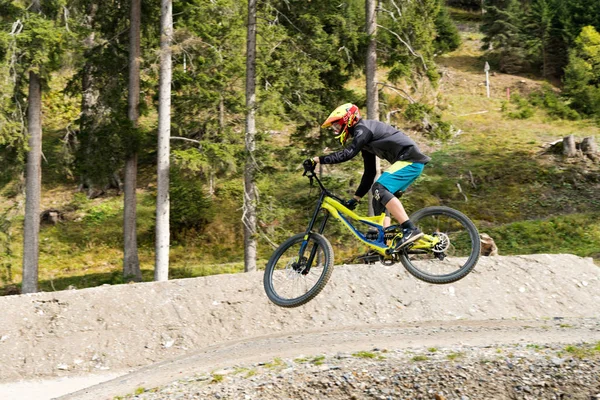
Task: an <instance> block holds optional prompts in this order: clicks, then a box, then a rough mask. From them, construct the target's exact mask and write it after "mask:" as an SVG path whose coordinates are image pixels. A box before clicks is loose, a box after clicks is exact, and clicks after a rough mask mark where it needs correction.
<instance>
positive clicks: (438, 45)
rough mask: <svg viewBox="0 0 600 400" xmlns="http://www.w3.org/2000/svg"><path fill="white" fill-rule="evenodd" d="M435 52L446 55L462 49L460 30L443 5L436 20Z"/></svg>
mask: <svg viewBox="0 0 600 400" xmlns="http://www.w3.org/2000/svg"><path fill="white" fill-rule="evenodd" d="M435 31H436V37H435V42H434V45H435V51H436V53H437V54H444V53H448V52H451V51H454V50H456V49H458V48H459V47H460V43H461V39H460V34H459V33H458V28H457V27H456V25H455V24H454V21H452V18H451V17H450V13H448V9H447V8H446V7H445V6H444V5H442V6H441V7H440V9H439V12H438V14H437V17H436V18H435Z"/></svg>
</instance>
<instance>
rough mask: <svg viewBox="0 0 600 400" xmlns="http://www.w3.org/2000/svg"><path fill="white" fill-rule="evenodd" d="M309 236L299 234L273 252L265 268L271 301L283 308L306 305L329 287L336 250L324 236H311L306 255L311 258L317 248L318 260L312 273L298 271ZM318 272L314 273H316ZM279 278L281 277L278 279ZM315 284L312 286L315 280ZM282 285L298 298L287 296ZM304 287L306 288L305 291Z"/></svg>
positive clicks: (265, 280) (264, 279)
mask: <svg viewBox="0 0 600 400" xmlns="http://www.w3.org/2000/svg"><path fill="white" fill-rule="evenodd" d="M305 235H306V234H305V233H299V234H297V235H295V236H292V237H291V238H289V239H287V240H286V241H285V242H283V243H282V244H281V245H280V246H279V247H278V248H277V249H276V250H275V252H274V253H273V255H272V256H271V258H270V259H269V261H268V263H267V266H266V268H265V274H264V278H263V284H264V288H265V292H266V294H267V297H268V298H269V300H271V301H272V302H273V303H275V304H276V305H278V306H280V307H288V308H292V307H298V306H301V305H303V304H306V303H307V302H309V301H310V300H312V299H313V298H315V296H317V295H318V294H319V293H320V292H321V290H323V288H324V287H325V285H326V284H327V282H328V281H329V278H330V277H331V273H332V272H333V248H332V247H331V244H330V243H329V241H328V240H327V239H326V238H325V237H324V236H323V235H321V234H318V233H311V234H310V235H309V239H308V246H307V248H306V250H305V251H304V256H305V257H306V258H310V253H311V250H312V249H313V248H314V246H316V257H315V259H314V260H313V263H312V265H311V266H310V268H311V269H310V272H309V273H308V274H307V275H303V274H302V273H301V271H295V269H294V260H296V261H295V262H296V263H297V261H298V260H297V259H298V250H299V247H300V245H301V244H302V242H303V241H304V236H305ZM313 273H314V274H313ZM275 275H277V276H275ZM312 279H314V280H315V282H314V283H312V282H311V280H312ZM280 282H281V286H285V287H291V288H292V291H295V292H297V294H298V295H293V296H292V297H286V296H285V295H284V293H283V288H279V287H278V286H279V283H280ZM302 287H304V288H302Z"/></svg>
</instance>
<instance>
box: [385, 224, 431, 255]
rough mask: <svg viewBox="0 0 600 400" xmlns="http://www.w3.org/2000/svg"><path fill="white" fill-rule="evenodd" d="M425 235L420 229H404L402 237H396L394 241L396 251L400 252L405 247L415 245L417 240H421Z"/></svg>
mask: <svg viewBox="0 0 600 400" xmlns="http://www.w3.org/2000/svg"><path fill="white" fill-rule="evenodd" d="M424 235H425V234H424V233H423V232H421V230H420V229H419V228H414V229H408V228H407V229H402V236H400V234H398V235H396V237H395V238H394V240H393V241H392V245H393V247H394V251H398V250H400V249H402V248H403V247H405V246H406V245H407V244H410V243H413V242H414V241H416V240H419V239H421V238H422V237H423V236H424Z"/></svg>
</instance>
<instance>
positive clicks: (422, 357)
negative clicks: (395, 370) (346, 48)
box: [411, 355, 429, 362]
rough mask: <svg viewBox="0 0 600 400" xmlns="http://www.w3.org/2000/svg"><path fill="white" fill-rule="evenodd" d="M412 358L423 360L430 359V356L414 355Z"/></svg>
mask: <svg viewBox="0 0 600 400" xmlns="http://www.w3.org/2000/svg"><path fill="white" fill-rule="evenodd" d="M411 360H412V361H415V362H421V361H427V360H429V357H427V356H424V355H417V356H414V357H413V358H411Z"/></svg>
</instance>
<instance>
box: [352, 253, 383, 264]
mask: <svg viewBox="0 0 600 400" xmlns="http://www.w3.org/2000/svg"><path fill="white" fill-rule="evenodd" d="M379 259H380V257H379V254H372V255H371V254H370V255H368V256H359V257H356V261H359V262H362V263H363V264H375V263H376V262H378V261H379Z"/></svg>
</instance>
